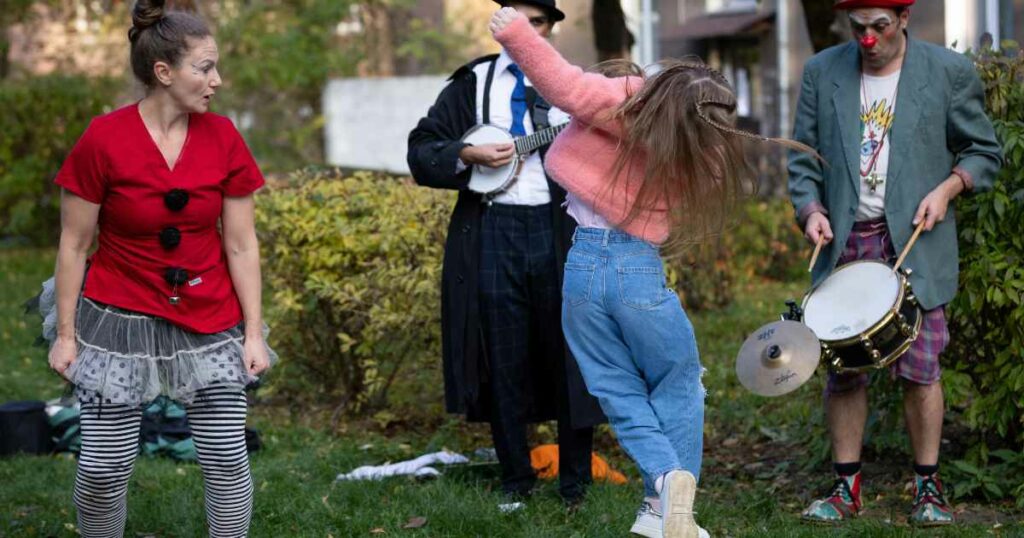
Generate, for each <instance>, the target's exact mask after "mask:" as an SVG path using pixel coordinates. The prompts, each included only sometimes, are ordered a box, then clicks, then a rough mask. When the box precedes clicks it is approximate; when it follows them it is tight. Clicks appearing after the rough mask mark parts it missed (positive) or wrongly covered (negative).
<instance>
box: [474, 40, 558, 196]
mask: <svg viewBox="0 0 1024 538" xmlns="http://www.w3.org/2000/svg"><path fill="white" fill-rule="evenodd" d="M496 62H497V63H496V64H495V66H494V79H493V80H492V81H491V106H490V120H491V121H490V123H491V124H493V125H498V126H500V127H504V128H505V129H511V128H512V103H511V101H512V91H513V90H514V89H515V87H516V76H515V75H513V74H512V72H511V71H509V70H508V66H509V64H511V63H512V58H511V57H509V55H508V53H507V52H505V51H504V50H502V51H501V54H499V55H498V59H497V60H496ZM490 66H491V63H490V62H483V63H480V64H477V65H476V66H475V67H474V68H473V72H474V74H475V75H476V121H477V123H478V124H481V123H483V122H484V86H485V85H486V82H487V71H488V69H490ZM524 79H525V84H526V85H527V86H532V84H530V79H528V78H525V77H524ZM567 121H569V116H568V115H567V114H566V113H565V112H563V111H561V110H559V109H557V108H554V107H552V108H551V110H550V111H549V112H548V123H549V124H551V125H559V124H561V123H565V122H567ZM523 127H524V128H525V130H526V134H527V135H530V134H533V131H534V129H533V118H532V117H531V115H530V111H529V110H527V111H526V114H524V115H523ZM465 166H466V165H465V164H464V163H462V162H461V160H460V161H459V163H458V165H457V170H456V171H457V172H461V171H462V170H464V169H465ZM493 200H494V202H496V203H499V204H511V205H542V204H547V203H550V202H551V193H550V192H549V190H548V182H547V177H546V176H545V175H544V163H543V162H541V158H540V151H534V152H533V153H531V154H530V156H529V157H527V158H526V161H525V162H524V163H523V168H522V170H520V172H519V177H518V178H516V180H515V181H513V182H512V185H511V186H509V188H508V189H506V190H505V191H503V192H501V193H500V194H498V195H497V196H495V197H494V198H493Z"/></svg>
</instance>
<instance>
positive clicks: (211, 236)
mask: <svg viewBox="0 0 1024 538" xmlns="http://www.w3.org/2000/svg"><path fill="white" fill-rule="evenodd" d="M163 4H164V0H139V2H138V3H137V4H136V5H135V8H134V12H133V16H132V23H133V26H132V28H131V30H130V31H129V33H128V37H129V40H130V42H131V64H132V70H133V72H134V73H135V76H136V77H137V78H138V79H139V81H140V82H142V83H143V85H144V86H145V87H146V90H147V92H146V96H145V97H144V98H143V99H142V100H141V101H139V102H138V103H136V104H133V105H129V106H126V107H124V108H120V109H118V110H115V111H113V112H111V113H109V114H106V115H103V116H100V117H97V118H95V119H94V120H93V121H92V123H91V124H90V125H89V127H88V129H87V130H86V131H85V133H84V134H83V135H82V138H81V139H80V140H79V141H78V143H77V144H76V145H75V147H74V149H73V150H72V151H71V154H70V155H69V156H68V158H67V160H66V161H65V163H64V165H63V167H62V168H61V170H60V172H59V173H58V175H57V179H56V182H57V184H58V185H60V186H61V187H62V188H63V191H62V198H61V238H60V247H59V251H58V255H57V268H56V275H55V278H54V280H53V281H51V282H48V283H47V284H46V285H44V292H43V295H42V297H41V301H40V306H41V309H42V311H43V313H44V316H45V321H44V334H46V336H47V338H48V339H49V340H50V341H51V343H52V345H51V348H50V366H51V367H52V368H53V369H54V370H55V371H57V372H58V373H60V374H61V375H63V376H64V377H66V378H67V379H68V380H69V381H71V382H72V383H73V384H74V385H75V392H76V395H77V396H78V398H79V400H80V401H81V403H82V415H81V431H82V451H81V457H80V459H79V464H78V476H77V479H76V482H75V495H74V498H75V504H76V506H77V508H78V526H79V528H80V529H81V533H82V536H86V537H88V536H100V535H102V536H121V535H122V534H123V532H124V525H125V518H126V503H125V498H126V494H127V484H128V479H129V477H130V475H131V472H132V467H133V465H134V461H135V456H136V454H137V452H138V436H139V424H140V419H141V416H140V410H141V405H142V404H143V403H145V402H147V401H149V400H152V399H153V398H155V397H156V396H158V395H160V394H166V395H168V396H170V397H172V398H175V399H178V400H181V401H183V402H184V403H185V404H186V407H187V410H188V413H189V422H190V426H191V429H192V434H193V439H194V442H195V446H196V453H197V455H198V457H199V462H200V464H201V466H202V469H203V475H204V478H205V484H206V510H207V516H208V519H209V525H210V534H211V536H244V535H245V534H246V533H247V531H248V526H249V520H250V517H251V513H252V479H251V476H250V474H249V461H248V456H247V453H246V448H245V417H246V400H245V395H244V387H245V385H246V384H248V383H249V382H251V381H252V380H254V379H255V378H254V376H256V375H257V374H259V373H261V372H262V371H264V370H265V369H266V368H267V367H268V366H269V365H270V363H271V361H272V360H273V359H274V358H275V356H274V354H273V352H272V351H271V350H270V349H269V348H268V347H267V345H266V343H265V341H264V336H265V334H264V333H265V332H266V329H265V327H264V324H263V321H262V315H261V311H260V301H261V298H260V286H261V280H260V260H259V249H258V245H257V240H256V231H255V226H254V202H253V192H254V191H255V190H257V189H258V188H260V187H261V186H262V185H263V176H262V174H261V173H260V170H259V168H258V167H257V165H256V163H255V161H254V160H253V158H252V155H251V154H250V153H249V150H248V148H247V147H246V145H245V142H244V141H243V140H242V137H241V136H240V135H239V133H238V131H237V130H235V128H234V126H233V125H232V123H231V121H230V120H229V119H227V118H225V117H222V116H218V115H216V114H213V113H210V112H208V110H209V106H210V100H211V98H212V97H213V95H214V94H215V93H216V91H217V89H218V87H219V86H220V85H221V78H220V75H219V74H218V72H217V60H218V54H217V44H216V42H215V41H214V39H213V37H212V36H211V35H210V32H209V29H208V28H207V26H206V24H205V23H204V22H203V21H202V20H200V19H199V18H197V17H195V16H194V15H191V14H187V13H183V12H165V11H164V6H163ZM218 224H219V225H220V226H219V229H218ZM97 226H98V227H99V238H98V243H99V246H98V248H97V250H96V251H95V253H94V254H93V255H92V256H91V257H89V258H87V251H88V249H89V248H90V246H91V245H92V240H93V235H94V232H95V231H96V228H97ZM87 267H88V271H86V268H87Z"/></svg>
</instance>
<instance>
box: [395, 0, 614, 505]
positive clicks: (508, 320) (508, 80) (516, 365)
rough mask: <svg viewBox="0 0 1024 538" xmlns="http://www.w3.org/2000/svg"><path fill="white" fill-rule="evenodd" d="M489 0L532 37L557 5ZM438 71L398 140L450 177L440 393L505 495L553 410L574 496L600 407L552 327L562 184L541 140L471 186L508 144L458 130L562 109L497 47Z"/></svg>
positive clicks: (445, 182) (419, 175) (536, 127)
mask: <svg viewBox="0 0 1024 538" xmlns="http://www.w3.org/2000/svg"><path fill="white" fill-rule="evenodd" d="M498 3H501V4H503V5H510V6H511V7H514V8H515V9H516V10H518V11H520V12H522V13H524V14H525V15H526V16H527V17H528V18H529V21H530V24H531V25H532V26H533V28H534V29H535V30H536V31H537V32H538V33H539V34H540V35H542V36H544V37H548V36H549V35H550V34H551V31H552V28H553V27H554V24H555V23H556V22H558V21H560V20H562V19H564V18H565V15H564V14H563V13H562V12H561V11H559V10H558V8H557V7H556V6H555V1H554V0H513V1H511V2H498ZM449 80H450V82H449V84H448V86H447V87H445V89H444V90H443V91H442V92H441V95H440V96H439V97H438V99H437V102H436V103H435V104H434V106H433V107H431V108H430V111H429V112H428V113H427V116H426V117H425V118H423V119H421V120H420V122H419V124H418V125H417V127H416V128H415V129H414V130H413V131H412V133H411V134H410V135H409V153H408V161H409V167H410V169H411V170H412V175H413V178H414V179H415V180H416V182H417V183H418V184H420V185H424V186H427V187H433V188H442V189H454V190H458V191H459V196H458V202H457V203H456V205H455V209H454V211H453V212H452V216H451V222H450V224H449V228H448V239H447V244H446V247H445V258H444V268H443V275H442V298H441V300H442V305H441V313H442V325H443V326H442V333H443V338H442V342H443V348H444V350H443V351H444V377H445V400H446V407H447V409H448V411H449V412H457V413H465V414H466V415H467V417H468V418H469V420H478V421H489V422H490V424H491V435H492V438H493V441H494V446H495V449H496V451H497V455H498V460H499V462H500V463H501V468H502V489H503V491H504V492H505V493H506V494H507V495H508V496H509V497H510V498H511V499H517V498H523V497H526V496H528V495H529V494H530V491H531V489H532V487H533V485H534V482H535V476H534V472H533V469H532V467H531V465H530V452H529V447H528V445H527V424H528V423H530V422H536V421H540V420H550V419H557V420H558V441H559V448H560V450H559V479H560V493H561V495H562V497H563V499H564V500H565V501H566V503H567V504H569V505H575V504H576V503H578V502H579V501H580V500H582V498H583V495H584V493H585V491H586V487H587V485H588V484H589V483H590V481H591V467H590V465H591V449H592V444H593V426H594V425H595V424H597V423H599V422H601V421H603V420H604V416H603V414H602V413H601V410H600V407H599V406H598V404H597V401H596V400H595V399H594V398H593V397H592V396H590V394H589V393H588V392H587V389H586V386H585V385H584V383H583V379H582V377H581V376H580V372H579V368H578V366H577V365H576V361H575V360H574V359H573V358H572V357H571V356H570V355H569V354H568V350H567V346H566V345H565V341H564V338H563V336H562V329H561V305H562V298H561V276H562V269H563V264H564V263H565V255H566V252H567V251H568V249H569V246H570V242H571V238H572V234H573V231H574V230H575V222H574V221H573V219H572V218H570V217H569V216H568V215H567V214H566V212H565V209H564V208H563V207H562V205H563V202H564V201H565V191H564V190H563V189H562V188H561V187H559V186H558V185H557V184H555V183H554V182H552V181H551V180H549V179H548V177H547V176H546V174H545V172H544V166H543V156H544V153H545V151H546V146H545V147H541V149H540V151H539V152H533V153H532V154H529V155H528V156H526V157H525V158H523V159H521V161H520V162H519V165H518V166H516V167H511V168H518V174H515V170H513V171H512V177H514V179H512V180H511V182H510V183H508V184H507V185H502V186H501V187H499V188H498V190H496V191H481V190H480V189H478V188H476V185H475V182H474V184H471V179H474V173H475V174H477V177H476V178H475V179H476V180H479V178H480V177H481V176H485V175H493V174H494V173H495V170H494V169H498V168H503V167H508V165H509V164H510V163H512V162H513V161H514V160H516V158H517V156H516V155H515V149H514V148H513V144H511V143H502V144H476V145H471V144H470V143H468V142H467V141H466V140H469V138H467V134H470V133H471V131H473V130H474V127H477V126H480V125H490V126H496V127H500V128H501V129H492V130H494V131H499V132H500V131H506V130H507V132H508V134H509V138H510V139H511V138H519V137H523V136H527V135H531V134H533V133H535V132H537V131H541V130H542V129H543V128H545V127H548V126H553V125H558V124H562V123H565V122H566V121H567V120H568V118H567V117H566V115H565V114H564V113H561V112H559V111H558V110H556V109H551V107H550V106H549V105H548V104H547V103H546V102H545V101H544V100H543V98H541V97H540V96H539V95H538V94H537V93H536V91H534V90H533V87H532V86H531V85H530V82H529V80H527V79H526V78H525V77H524V75H523V73H522V72H521V71H520V70H519V68H518V66H517V65H516V64H514V63H513V62H512V60H511V58H509V56H508V54H507V53H505V52H504V51H502V52H501V54H497V55H491V56H485V57H483V58H478V59H476V60H474V61H472V62H470V63H468V64H466V65H465V66H463V67H461V68H459V69H458V70H457V71H456V72H455V74H453V75H452V77H451V78H450V79H449ZM464 138H465V139H466V140H464ZM534 138H536V137H534Z"/></svg>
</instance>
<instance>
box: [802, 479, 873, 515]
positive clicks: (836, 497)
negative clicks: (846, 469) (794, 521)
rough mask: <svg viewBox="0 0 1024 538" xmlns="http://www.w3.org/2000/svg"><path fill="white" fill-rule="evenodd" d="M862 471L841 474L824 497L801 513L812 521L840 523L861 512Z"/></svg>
mask: <svg viewBox="0 0 1024 538" xmlns="http://www.w3.org/2000/svg"><path fill="white" fill-rule="evenodd" d="M860 509H861V504H860V473H855V474H852V475H849V476H840V477H838V478H837V479H836V481H835V483H834V484H832V489H830V490H829V492H828V494H826V495H825V496H824V497H822V498H820V499H817V500H815V501H814V502H812V503H811V505H810V506H808V507H807V509H806V510H804V511H803V513H801V514H800V516H801V518H802V519H803V520H804V521H809V522H812V523H839V522H841V521H845V520H847V519H850V518H854V517H857V515H858V514H859V513H860Z"/></svg>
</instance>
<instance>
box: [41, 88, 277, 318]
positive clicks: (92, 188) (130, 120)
mask: <svg viewBox="0 0 1024 538" xmlns="http://www.w3.org/2000/svg"><path fill="white" fill-rule="evenodd" d="M263 182H264V181H263V174H261V173H260V170H259V167H258V166H257V165H256V161H255V160H254V159H253V157H252V154H251V153H249V148H248V147H247V146H246V145H245V141H244V140H242V136H241V135H240V134H239V133H238V131H237V130H236V129H235V127H234V125H233V124H232V123H231V120H229V119H228V118H225V117H223V116H219V115H216V114H212V113H205V114H192V115H190V116H189V123H188V134H187V135H186V137H185V143H184V145H183V146H182V149H181V154H180V156H179V157H178V161H177V163H175V165H174V168H173V169H168V167H167V161H166V160H165V159H164V157H163V154H161V153H160V149H159V148H158V147H157V145H156V143H155V142H154V141H153V139H152V137H150V135H149V131H148V130H147V129H146V125H145V124H144V123H143V121H142V116H141V115H139V107H138V104H133V105H129V106H126V107H124V108H120V109H118V110H115V111H113V112H111V113H109V114H105V115H103V116H100V117H97V118H95V119H93V121H92V123H90V124H89V127H88V128H87V129H86V131H85V133H84V134H83V135H82V138H80V139H79V140H78V143H76V144H75V147H74V149H72V150H71V154H70V155H68V158H67V160H66V161H64V165H63V166H62V167H61V169H60V172H59V173H58V174H57V179H56V183H57V184H58V185H60V186H61V187H63V188H65V189H67V190H68V191H70V192H72V193H74V194H76V195H78V196H79V197H81V198H83V199H85V200H88V201H90V202H93V203H96V204H100V206H101V207H100V213H99V230H100V232H99V248H98V249H97V250H96V252H95V253H94V254H93V255H92V257H91V258H90V262H91V263H90V266H89V272H88V275H87V276H86V280H85V289H84V292H83V293H84V295H85V296H86V297H88V298H90V299H94V300H96V301H99V302H101V303H106V304H109V305H113V306H116V307H119V308H124V309H126V310H133V311H135V312H141V313H144V314H149V315H153V316H158V317H161V318H164V319H166V320H167V321H170V322H171V323H174V324H175V325H178V326H180V327H182V328H185V329H187V330H190V331H193V332H198V333H215V332H220V331H223V330H225V329H229V328H231V327H233V326H235V325H237V324H238V323H239V322H241V321H242V308H241V305H240V304H239V302H238V296H237V295H236V294H235V289H234V286H233V285H232V283H231V277H230V275H229V274H228V267H227V257H226V256H225V253H224V247H223V244H222V241H221V235H220V230H219V229H218V221H219V219H220V216H221V212H222V208H223V200H224V196H246V195H249V194H250V193H252V192H253V191H255V190H256V189H258V188H260V187H261V186H263ZM172 189H181V190H183V191H185V192H186V193H187V194H188V201H187V203H185V205H184V207H183V208H179V209H178V210H177V211H175V210H172V209H171V208H172V207H174V204H173V203H172V204H168V203H166V202H165V195H167V193H168V192H169V191H171V190H172ZM178 194H180V193H178ZM180 198H181V197H180V196H179V202H180ZM169 228H173V229H176V230H177V231H178V233H177V234H175V232H173V231H168V229H169ZM162 234H163V235H164V236H165V237H164V240H161V235H162ZM168 236H169V237H178V238H180V242H178V244H177V245H176V246H175V245H173V243H174V241H173V240H168ZM169 268H180V269H184V271H185V274H184V275H183V276H184V279H187V282H185V283H184V284H180V285H178V286H177V290H176V292H175V291H174V289H173V287H172V285H171V284H170V283H169V281H168V279H167V278H166V273H167V271H168V269H169ZM172 295H175V296H178V297H180V300H179V301H178V304H171V300H170V297H171V296H172Z"/></svg>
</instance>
